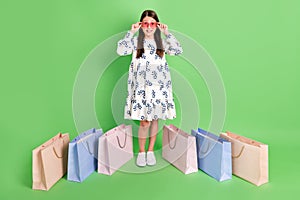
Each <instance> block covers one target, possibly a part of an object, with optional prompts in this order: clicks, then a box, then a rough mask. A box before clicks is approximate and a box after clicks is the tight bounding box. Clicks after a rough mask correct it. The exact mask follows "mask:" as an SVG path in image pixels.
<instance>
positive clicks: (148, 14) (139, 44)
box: [136, 10, 164, 58]
mask: <svg viewBox="0 0 300 200" xmlns="http://www.w3.org/2000/svg"><path fill="white" fill-rule="evenodd" d="M145 17H152V18H153V19H155V20H156V22H159V19H158V16H157V14H156V12H155V11H153V10H145V11H144V12H143V13H142V15H141V18H140V22H142V21H143V19H144V18H145ZM144 38H145V34H144V32H143V30H142V29H141V28H140V30H139V36H138V41H137V52H136V58H140V57H142V55H143V53H144V52H145V50H144ZM154 40H155V43H156V54H157V55H158V56H159V57H161V58H162V57H163V56H164V49H163V44H162V39H161V34H160V30H159V28H156V30H155V33H154Z"/></svg>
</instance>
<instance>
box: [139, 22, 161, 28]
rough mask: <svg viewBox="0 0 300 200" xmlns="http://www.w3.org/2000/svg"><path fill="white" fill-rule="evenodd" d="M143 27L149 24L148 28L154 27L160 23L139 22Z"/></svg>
mask: <svg viewBox="0 0 300 200" xmlns="http://www.w3.org/2000/svg"><path fill="white" fill-rule="evenodd" d="M139 24H140V25H141V26H142V27H143V28H148V27H149V26H150V28H155V27H156V26H158V25H160V23H158V22H150V23H149V22H140V23H139Z"/></svg>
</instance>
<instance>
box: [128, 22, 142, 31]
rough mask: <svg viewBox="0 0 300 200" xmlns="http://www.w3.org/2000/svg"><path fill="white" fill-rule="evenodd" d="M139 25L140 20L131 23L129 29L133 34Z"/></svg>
mask: <svg viewBox="0 0 300 200" xmlns="http://www.w3.org/2000/svg"><path fill="white" fill-rule="evenodd" d="M140 27H141V22H137V23H135V24H132V25H131V30H130V31H131V32H132V33H133V34H135V33H136V32H137V31H138V30H139V29H140Z"/></svg>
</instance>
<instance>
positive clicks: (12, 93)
mask: <svg viewBox="0 0 300 200" xmlns="http://www.w3.org/2000/svg"><path fill="white" fill-rule="evenodd" d="M174 2H175V1H158V0H155V1H151V2H149V1H140V0H139V1H137V0H135V1H132V3H129V2H128V1H121V0H116V1H109V2H103V1H97V0H87V1H73V0H72V1H71V0H64V1H59V0H54V1H47V2H43V1H38V0H29V1H9V2H8V1H6V2H4V1H1V3H0V18H1V23H0V24H1V31H0V35H1V37H0V44H1V45H0V55H1V59H0V67H1V68H0V69H1V70H0V94H1V96H0V133H1V137H2V140H1V145H0V152H1V165H0V170H1V185H0V188H1V192H0V199H52V200H54V199H208V198H209V199H230V200H233V199H234V200H235V199H236V200H237V199H244V200H246V199H251V200H256V199H265V200H267V199H272V200H274V199H278V200H282V199H293V198H297V196H296V195H297V194H298V190H299V186H300V181H299V180H300V170H299V169H300V156H299V155H298V154H299V148H300V145H299V139H300V134H299V132H300V123H299V119H300V107H299V102H300V93H299V86H300V82H299V73H300V70H299V66H300V59H299V51H300V49H299V47H300V40H299V36H300V28H299V26H298V21H299V20H298V19H299V18H300V10H299V8H300V3H299V2H298V1H294V0H288V1H283V0H281V1H276V2H273V1H259V0H255V1H251V2H245V3H241V2H240V1H238V0H229V1H224V2H221V1H218V2H217V1H210V2H207V1H198V0H187V1H176V3H174ZM186 6H188V7H187V8H188V9H184V10H183V8H184V7H186ZM146 8H152V9H155V10H156V11H157V12H158V13H159V17H160V18H161V21H162V22H165V23H167V24H168V25H169V27H170V29H172V30H176V31H178V32H180V33H184V34H185V35H187V36H189V37H190V38H191V39H193V41H196V42H197V43H198V44H201V45H202V46H203V48H205V49H206V51H207V53H208V54H209V55H210V56H211V58H212V60H213V61H214V62H215V64H216V66H217V67H218V70H219V73H220V76H221V77H222V81H223V83H224V87H225V89H226V116H225V119H224V120H225V121H224V126H223V127H222V130H223V131H225V130H230V131H232V132H234V133H238V134H241V135H244V136H246V137H250V138H252V139H255V140H258V141H261V142H263V143H266V144H268V145H269V179H270V182H269V183H267V184H265V185H262V186H260V187H256V186H254V185H252V184H250V183H248V182H246V181H244V180H242V179H240V178H238V177H235V176H233V178H232V180H229V181H225V182H222V183H220V182H217V181H216V180H214V179H213V178H211V177H209V176H207V175H206V174H205V173H203V172H201V171H198V172H197V173H194V174H190V175H184V174H183V173H182V172H180V171H179V170H177V169H176V168H175V167H173V166H171V165H168V166H167V167H165V168H162V169H160V170H156V171H153V172H148V173H140V174H134V173H124V172H121V171H118V172H116V173H115V174H113V175H112V176H106V175H102V174H97V173H96V172H95V173H94V174H92V175H91V176H90V177H88V178H87V179H86V180H85V181H84V182H83V183H73V182H69V181H67V180H66V178H65V177H64V178H62V179H61V180H60V181H59V182H58V183H57V184H55V185H54V186H53V188H51V189H50V191H48V192H44V191H34V190H32V189H31V185H32V181H31V180H32V172H31V170H32V169H31V162H32V157H31V152H32V150H33V149H34V148H35V147H37V146H39V145H40V144H41V143H43V142H44V141H46V140H48V139H49V138H51V137H53V136H54V135H56V134H57V133H58V132H69V133H70V138H71V139H73V138H74V137H76V136H77V135H78V131H77V129H76V125H77V126H78V124H76V123H75V122H74V115H73V114H74V113H73V111H72V105H73V102H72V94H73V89H74V88H73V86H74V82H75V80H76V75H77V74H78V71H79V69H80V66H81V65H82V63H83V61H84V60H85V59H86V58H87V56H88V55H89V53H90V52H91V51H92V50H93V49H94V48H95V47H96V46H97V45H99V44H100V43H101V42H102V41H104V40H106V39H107V38H109V37H111V36H112V35H114V34H118V33H121V32H123V31H126V30H128V29H129V28H130V25H131V24H132V23H134V22H136V21H137V20H138V18H139V15H140V13H141V12H142V11H143V10H144V9H146ZM184 49H185V50H184V52H188V50H189V47H188V46H185V47H184ZM99 59H104V58H103V57H101V55H99ZM167 59H169V63H170V66H171V67H170V69H171V72H172V73H175V72H176V73H178V74H180V75H182V76H184V77H185V78H186V80H188V82H189V84H190V87H191V88H192V89H193V90H194V91H196V92H195V95H194V96H193V98H195V99H196V100H197V105H196V104H191V105H190V108H191V109H192V110H193V109H196V108H198V109H199V110H200V111H199V113H200V114H199V116H198V115H197V116H195V115H192V114H190V115H186V117H185V118H184V119H183V117H182V115H181V114H182V113H183V112H185V110H182V108H183V106H184V105H183V104H182V100H181V98H182V96H180V95H177V96H176V97H175V103H176V106H177V109H178V110H177V115H178V116H177V118H176V120H174V121H167V122H166V123H167V124H170V123H174V124H175V125H182V126H183V125H186V124H185V123H187V122H192V123H194V122H195V118H197V119H199V123H198V124H197V123H196V124H195V123H194V125H193V126H189V128H187V127H184V130H185V131H186V132H190V129H195V128H197V127H201V128H203V129H206V128H207V127H208V126H209V124H210V120H211V113H210V112H211V110H212V109H213V108H214V107H213V105H211V101H210V93H209V91H208V89H207V88H206V85H205V84H206V83H205V81H204V80H203V74H200V75H199V74H197V73H195V71H193V70H194V68H193V67H192V66H191V63H189V62H188V61H187V60H184V59H183V58H182V57H168V58H167ZM129 63H130V57H122V58H118V59H117V60H115V61H114V62H113V63H111V64H110V65H109V67H108V69H107V70H106V71H105V72H104V74H103V76H102V78H101V80H99V82H98V85H97V88H96V93H95V110H96V111H95V112H96V116H97V119H98V121H99V123H101V128H103V130H104V131H106V130H108V129H110V128H112V127H113V126H115V125H116V124H117V122H116V121H117V120H115V117H118V118H122V116H123V113H122V112H120V113H119V115H118V116H113V114H112V110H113V109H115V107H113V106H112V103H111V102H112V101H111V97H112V90H113V89H114V86H115V84H116V83H117V82H118V80H120V79H121V77H122V76H123V75H124V74H125V73H126V72H127V70H128V66H129ZM176 84H177V85H178V84H181V82H176V80H174V85H176ZM123 86H124V85H123ZM120 88H121V87H120ZM124 88H126V87H125V86H124ZM88 89H89V88H87V90H88ZM177 89H178V87H176V88H174V91H176V90H177ZM187 89H188V88H187ZM83 99H84V96H83ZM114 100H115V99H114ZM120 102H122V98H121V99H120ZM220 102H221V101H220ZM221 103H222V102H221ZM118 106H120V107H118ZM117 107H118V109H119V108H120V109H122V107H123V105H121V104H118V105H117ZM117 113H118V112H117ZM83 117H85V116H84V115H83ZM182 120H186V121H185V122H184V123H183V121H182ZM87 121H89V119H87ZM89 128H92V127H89ZM134 132H135V134H136V128H135V129H134ZM161 137H162V134H161V132H160V133H159V135H158V142H157V144H156V149H159V148H160V147H161ZM136 150H137V144H136V141H135V151H136ZM131 162H134V160H132V161H131ZM158 162H159V163H158V164H161V162H164V161H162V160H160V159H159V160H158ZM132 164H133V163H132ZM137 170H138V169H137Z"/></svg>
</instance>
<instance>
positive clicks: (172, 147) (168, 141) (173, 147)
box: [168, 129, 178, 150]
mask: <svg viewBox="0 0 300 200" xmlns="http://www.w3.org/2000/svg"><path fill="white" fill-rule="evenodd" d="M177 138H178V134H177V135H176V138H175V141H174V146H173V147H171V142H170V130H169V129H168V143H169V147H170V149H172V150H173V149H175V147H176V143H177Z"/></svg>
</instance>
